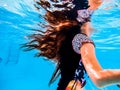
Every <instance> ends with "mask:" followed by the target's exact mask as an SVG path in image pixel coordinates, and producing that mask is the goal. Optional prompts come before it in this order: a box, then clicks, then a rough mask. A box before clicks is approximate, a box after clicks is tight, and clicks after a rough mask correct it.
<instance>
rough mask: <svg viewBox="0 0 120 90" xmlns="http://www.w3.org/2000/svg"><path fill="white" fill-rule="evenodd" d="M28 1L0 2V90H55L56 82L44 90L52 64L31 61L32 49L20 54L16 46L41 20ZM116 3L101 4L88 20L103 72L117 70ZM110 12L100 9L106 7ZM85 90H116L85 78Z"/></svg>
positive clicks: (119, 22)
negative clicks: (90, 21) (101, 87)
mask: <svg viewBox="0 0 120 90" xmlns="http://www.w3.org/2000/svg"><path fill="white" fill-rule="evenodd" d="M33 4H34V2H33V1H32V0H0V90H56V87H57V83H58V80H59V79H58V80H57V81H56V82H55V83H54V84H52V85H51V86H50V87H48V82H49V79H50V77H51V75H52V73H53V71H54V67H55V64H54V63H52V62H48V61H46V60H44V58H43V57H40V58H35V57H34V54H35V52H36V50H33V51H30V52H23V51H22V50H21V49H20V44H22V43H25V42H27V41H28V39H27V37H26V36H27V35H28V34H31V33H33V31H32V29H37V28H39V27H38V25H37V24H38V22H41V21H43V19H42V17H41V14H44V11H43V10H41V11H37V10H36V9H35V7H34V5H33ZM119 4H120V3H119V1H118V0H114V1H112V0H111V3H104V4H103V5H102V6H101V7H100V9H98V10H96V11H95V13H94V15H93V17H92V24H93V26H94V27H95V28H96V29H97V30H98V32H97V33H95V34H94V35H93V36H92V39H93V40H94V42H95V44H96V55H97V58H98V60H99V62H100V64H101V65H102V67H103V68H105V69H108V68H109V69H115V68H120V57H119V56H120V7H119V6H117V5H119ZM111 6H113V8H112V9H109V10H104V9H106V7H111ZM87 82H88V83H87V85H86V87H85V90H120V88H118V87H117V86H116V85H112V86H109V87H106V88H103V89H97V88H96V87H95V86H94V84H93V83H92V82H91V81H90V80H89V79H88V81H87Z"/></svg>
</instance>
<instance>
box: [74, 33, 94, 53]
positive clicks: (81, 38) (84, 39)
mask: <svg viewBox="0 0 120 90" xmlns="http://www.w3.org/2000/svg"><path fill="white" fill-rule="evenodd" d="M84 43H92V44H94V42H93V40H92V39H90V38H89V37H88V36H87V35H86V34H84V33H78V34H76V35H75V36H74V38H73V40H72V47H73V50H74V51H75V52H76V53H78V54H80V48H81V47H82V45H83V44H84ZM94 46H95V44H94Z"/></svg>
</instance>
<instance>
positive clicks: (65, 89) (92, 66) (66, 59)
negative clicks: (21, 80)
mask: <svg viewBox="0 0 120 90" xmlns="http://www.w3.org/2000/svg"><path fill="white" fill-rule="evenodd" d="M102 2H103V1H102V0H88V1H87V0H39V1H36V4H37V5H35V7H36V8H37V9H40V7H39V6H41V7H42V8H43V9H44V10H46V14H45V15H44V19H45V20H46V22H47V24H44V23H43V24H42V25H43V27H44V28H46V31H43V30H38V33H36V34H32V35H31V36H30V38H31V39H32V40H31V41H30V42H28V43H26V44H25V45H24V46H23V47H26V49H25V50H32V49H38V50H39V52H38V53H37V56H38V57H39V56H44V57H47V58H48V60H50V61H54V62H56V63H57V66H56V70H55V72H54V73H53V76H52V78H51V80H50V82H49V85H50V84H51V83H53V82H54V81H55V80H56V78H57V77H58V76H59V75H61V78H60V80H59V83H58V87H57V90H83V87H84V86H85V84H86V83H87V82H86V79H85V77H84V75H85V74H87V75H88V76H89V77H90V79H91V80H92V81H93V83H94V84H95V85H96V86H97V87H98V88H103V87H105V86H108V85H112V84H118V83H120V69H116V70H112V69H103V68H102V67H101V65H100V64H99V62H98V60H97V58H96V55H95V44H94V42H93V40H91V39H90V36H91V34H92V33H93V31H94V29H93V28H92V27H91V24H90V22H91V16H92V14H93V12H94V10H96V9H97V8H98V7H99V6H100V5H101V4H102Z"/></svg>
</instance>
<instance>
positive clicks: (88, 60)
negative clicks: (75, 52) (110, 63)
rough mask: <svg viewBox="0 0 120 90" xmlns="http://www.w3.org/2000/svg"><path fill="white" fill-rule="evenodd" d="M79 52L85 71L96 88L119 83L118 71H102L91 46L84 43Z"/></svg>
mask: <svg viewBox="0 0 120 90" xmlns="http://www.w3.org/2000/svg"><path fill="white" fill-rule="evenodd" d="M80 52H81V56H82V62H83V64H84V66H85V69H86V71H87V73H88V75H89V77H90V78H91V80H92V81H93V83H94V84H95V85H96V86H97V87H98V88H103V87H105V86H107V85H111V84H116V83H120V69H116V70H112V69H106V70H105V69H103V68H102V67H101V66H100V64H99V62H98V60H97V58H96V55H95V49H94V45H93V44H91V43H84V44H83V45H82V47H81V49H80Z"/></svg>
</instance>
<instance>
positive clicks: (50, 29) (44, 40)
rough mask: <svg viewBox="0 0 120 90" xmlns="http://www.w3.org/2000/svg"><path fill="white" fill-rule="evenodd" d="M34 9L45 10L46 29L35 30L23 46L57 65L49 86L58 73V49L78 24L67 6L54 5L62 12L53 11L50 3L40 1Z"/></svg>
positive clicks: (55, 0)
mask: <svg viewBox="0 0 120 90" xmlns="http://www.w3.org/2000/svg"><path fill="white" fill-rule="evenodd" d="M51 1H53V2H58V1H57V0H51ZM36 3H37V5H35V7H36V8H37V9H40V8H39V7H38V5H40V6H42V7H43V8H44V9H45V10H46V14H45V15H44V16H43V17H44V19H45V20H46V22H47V24H42V26H43V27H44V28H45V29H46V30H45V31H43V30H37V33H35V34H32V35H30V36H29V38H31V41H30V42H28V43H26V44H24V45H23V46H22V47H25V49H24V50H25V51H29V50H32V49H37V50H38V51H39V52H38V53H37V54H36V56H38V57H39V56H44V57H47V58H48V60H53V61H55V62H57V63H58V65H57V68H56V70H55V72H54V74H53V76H52V78H51V80H50V84H51V83H52V82H53V80H55V76H56V74H57V73H58V71H59V60H60V57H59V49H60V47H61V44H62V41H64V40H65V38H66V33H67V32H68V31H69V30H70V29H71V28H73V27H78V26H79V24H78V22H77V20H76V19H75V18H73V16H71V17H69V16H70V13H69V9H68V7H67V4H65V5H58V4H56V5H54V6H55V7H57V8H61V7H62V8H64V10H63V9H62V10H53V11H50V9H51V6H50V5H51V4H50V2H47V1H45V0H40V1H39V2H36ZM68 13H69V14H68Z"/></svg>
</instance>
